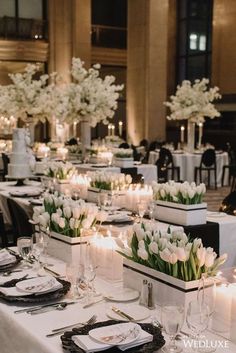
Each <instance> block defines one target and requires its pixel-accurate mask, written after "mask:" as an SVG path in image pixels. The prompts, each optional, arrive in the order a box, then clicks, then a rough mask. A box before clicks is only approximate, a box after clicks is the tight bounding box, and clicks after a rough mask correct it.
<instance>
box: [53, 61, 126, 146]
mask: <svg viewBox="0 0 236 353" xmlns="http://www.w3.org/2000/svg"><path fill="white" fill-rule="evenodd" d="M100 67H101V66H100V65H99V64H96V65H93V67H91V68H90V69H88V70H87V69H86V68H85V67H84V62H83V61H81V60H80V59H79V58H73V59H72V68H71V76H72V79H73V82H71V83H70V84H67V85H65V86H64V87H63V89H62V91H61V96H60V101H59V104H58V105H57V107H56V112H55V113H56V116H57V117H58V118H59V119H60V120H61V121H63V122H66V123H69V124H72V123H74V122H76V123H78V122H81V123H82V125H81V128H82V136H81V142H82V144H83V145H85V146H88V145H90V142H91V141H90V140H91V138H90V134H89V131H90V129H88V127H89V126H93V127H94V126H96V125H97V124H98V123H99V122H103V123H104V124H108V119H111V118H112V117H113V115H114V113H115V110H116V108H117V100H118V97H119V93H118V92H119V91H121V90H122V89H123V85H115V84H114V81H115V77H114V76H105V78H104V79H103V78H101V77H100V72H99V69H100ZM85 124H86V125H85ZM85 126H86V129H85ZM83 130H85V131H83ZM83 132H84V133H83ZM85 133H87V135H86V136H85Z"/></svg>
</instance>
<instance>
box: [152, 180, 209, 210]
mask: <svg viewBox="0 0 236 353" xmlns="http://www.w3.org/2000/svg"><path fill="white" fill-rule="evenodd" d="M152 188H153V198H154V200H161V201H168V202H176V203H179V204H182V205H196V204H200V203H202V198H203V196H204V194H205V192H206V186H205V184H203V183H201V184H200V185H198V186H197V185H196V184H195V183H194V182H192V183H189V182H187V181H185V182H184V183H176V182H175V181H173V180H170V181H168V182H167V183H163V184H158V183H157V182H155V181H154V182H152Z"/></svg>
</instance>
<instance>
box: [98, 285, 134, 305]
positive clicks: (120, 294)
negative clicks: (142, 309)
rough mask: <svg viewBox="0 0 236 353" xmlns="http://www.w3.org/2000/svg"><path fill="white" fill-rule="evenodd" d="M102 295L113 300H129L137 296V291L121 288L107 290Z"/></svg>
mask: <svg viewBox="0 0 236 353" xmlns="http://www.w3.org/2000/svg"><path fill="white" fill-rule="evenodd" d="M104 297H105V298H107V299H109V300H111V301H114V302H129V301H131V300H135V299H138V298H139V292H138V291H137V290H133V289H131V288H122V290H120V291H117V290H116V291H114V292H107V293H105V294H104Z"/></svg>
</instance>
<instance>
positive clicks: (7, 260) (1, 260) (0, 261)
mask: <svg viewBox="0 0 236 353" xmlns="http://www.w3.org/2000/svg"><path fill="white" fill-rule="evenodd" d="M15 261H16V258H15V256H13V255H11V254H9V252H8V251H7V250H5V249H3V250H1V251H0V266H3V265H8V264H11V263H13V262H15Z"/></svg>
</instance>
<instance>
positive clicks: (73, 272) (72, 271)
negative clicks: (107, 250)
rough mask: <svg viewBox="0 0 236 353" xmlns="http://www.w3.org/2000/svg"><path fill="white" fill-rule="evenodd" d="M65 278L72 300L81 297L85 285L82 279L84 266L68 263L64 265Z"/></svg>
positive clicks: (83, 278)
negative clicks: (69, 284) (68, 283)
mask: <svg viewBox="0 0 236 353" xmlns="http://www.w3.org/2000/svg"><path fill="white" fill-rule="evenodd" d="M66 277H67V279H68V281H69V282H70V283H71V294H72V298H73V299H78V298H82V297H83V291H84V290H86V288H87V284H86V282H85V277H84V266H83V265H81V264H78V263H69V264H67V265H66Z"/></svg>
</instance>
